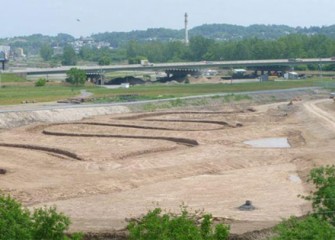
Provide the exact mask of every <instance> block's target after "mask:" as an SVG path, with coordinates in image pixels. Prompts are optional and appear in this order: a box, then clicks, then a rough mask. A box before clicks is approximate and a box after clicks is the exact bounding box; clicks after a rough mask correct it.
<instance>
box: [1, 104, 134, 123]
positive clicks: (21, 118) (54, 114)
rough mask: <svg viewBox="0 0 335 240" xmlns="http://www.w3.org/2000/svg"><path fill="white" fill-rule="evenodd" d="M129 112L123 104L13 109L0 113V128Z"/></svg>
mask: <svg viewBox="0 0 335 240" xmlns="http://www.w3.org/2000/svg"><path fill="white" fill-rule="evenodd" d="M127 112H130V111H129V109H128V108H127V107H125V106H106V107H93V106H92V107H86V108H64V109H51V110H32V111H15V112H2V113H0V129H7V128H14V127H19V126H23V125H28V124H31V123H36V122H44V123H56V122H57V123H59V122H70V121H78V120H82V119H84V118H88V117H92V116H98V115H107V114H113V113H127Z"/></svg>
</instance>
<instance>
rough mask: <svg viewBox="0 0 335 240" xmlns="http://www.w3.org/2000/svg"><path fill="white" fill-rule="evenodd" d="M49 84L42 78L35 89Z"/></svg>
mask: <svg viewBox="0 0 335 240" xmlns="http://www.w3.org/2000/svg"><path fill="white" fill-rule="evenodd" d="M46 83H47V80H46V79H45V78H40V79H38V80H37V81H36V82H35V87H43V86H45V84H46Z"/></svg>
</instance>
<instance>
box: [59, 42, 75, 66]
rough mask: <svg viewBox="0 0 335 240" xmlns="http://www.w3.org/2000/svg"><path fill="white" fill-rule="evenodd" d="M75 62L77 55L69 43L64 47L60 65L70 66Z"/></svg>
mask: <svg viewBox="0 0 335 240" xmlns="http://www.w3.org/2000/svg"><path fill="white" fill-rule="evenodd" d="M76 64H77V55H76V52H75V51H74V49H73V47H72V46H71V45H67V46H65V47H64V52H63V57H62V65H65V66H72V65H76Z"/></svg>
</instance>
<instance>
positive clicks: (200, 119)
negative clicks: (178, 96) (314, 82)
mask: <svg viewBox="0 0 335 240" xmlns="http://www.w3.org/2000/svg"><path fill="white" fill-rule="evenodd" d="M250 107H251V106H247V107H241V106H238V105H226V106H223V107H221V109H216V110H215V111H211V110H206V111H203V110H198V111H194V110H193V111H189V110H179V111H174V112H172V111H165V112H156V113H121V114H111V115H104V116H96V117H90V118H86V119H84V120H81V121H76V122H67V123H55V124H54V123H52V124H31V125H27V126H21V127H17V128H12V129H9V130H5V131H2V132H1V133H0V160H1V161H0V168H1V169H3V170H5V171H6V174H0V189H1V190H2V191H3V192H5V193H9V194H11V195H12V196H14V197H15V198H17V199H18V200H20V201H22V202H23V203H24V205H26V206H28V207H31V208H34V207H41V206H44V205H48V206H49V205H56V206H57V208H58V210H60V211H62V212H64V213H65V214H67V215H69V216H70V217H71V219H72V222H73V224H72V226H71V230H73V231H78V230H79V231H83V232H108V231H112V230H114V229H122V228H124V227H125V225H126V224H127V222H126V221H125V219H126V218H137V217H139V216H141V215H142V214H145V213H146V212H147V211H148V210H149V209H152V208H154V207H155V206H157V205H158V206H160V207H162V208H164V209H167V210H171V211H178V209H179V206H180V205H181V204H183V203H184V204H186V205H187V206H188V207H189V208H190V209H194V210H197V209H204V210H205V211H206V212H210V213H212V214H213V216H214V217H215V218H216V219H219V220H222V221H225V222H228V223H229V224H231V231H232V232H233V233H245V232H249V231H253V230H260V229H263V228H268V227H271V226H273V225H275V224H276V223H278V222H279V221H280V220H281V219H282V218H287V217H289V216H291V215H295V216H302V215H304V214H306V213H307V212H308V211H309V210H310V204H309V203H308V202H306V201H305V200H303V199H301V198H298V197H297V196H298V195H299V194H308V192H309V191H310V189H311V186H310V185H308V184H307V183H306V176H307V174H308V172H309V171H310V169H312V168H313V167H315V166H320V165H325V164H333V163H334V158H333V156H334V154H335V148H334V144H335V104H334V103H333V102H332V101H330V100H329V99H321V100H302V101H296V102H293V104H288V102H281V103H275V104H269V105H258V106H252V109H250ZM83 111H84V110H83ZM261 138H287V139H288V142H289V144H290V146H291V147H290V148H275V147H274V148H265V147H264V148H262V147H260V148H253V147H252V146H250V145H248V144H245V143H244V142H245V141H249V140H254V139H261ZM246 200H250V201H252V204H253V206H254V207H255V210H253V211H241V210H239V208H238V207H239V206H241V205H242V204H244V203H245V201H246Z"/></svg>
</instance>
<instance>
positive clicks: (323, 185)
mask: <svg viewBox="0 0 335 240" xmlns="http://www.w3.org/2000/svg"><path fill="white" fill-rule="evenodd" d="M307 181H308V182H312V183H313V184H314V186H315V190H314V191H312V192H311V194H310V195H308V196H301V197H302V198H304V199H306V200H309V201H311V202H312V207H313V214H314V215H315V216H317V217H319V218H322V219H323V220H326V221H328V222H330V223H331V224H333V225H335V214H334V213H335V187H334V186H335V166H325V167H319V168H314V169H312V170H311V172H310V174H309V177H308V179H307Z"/></svg>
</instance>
